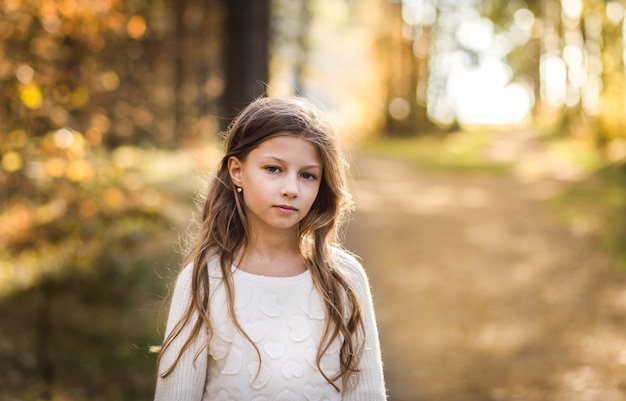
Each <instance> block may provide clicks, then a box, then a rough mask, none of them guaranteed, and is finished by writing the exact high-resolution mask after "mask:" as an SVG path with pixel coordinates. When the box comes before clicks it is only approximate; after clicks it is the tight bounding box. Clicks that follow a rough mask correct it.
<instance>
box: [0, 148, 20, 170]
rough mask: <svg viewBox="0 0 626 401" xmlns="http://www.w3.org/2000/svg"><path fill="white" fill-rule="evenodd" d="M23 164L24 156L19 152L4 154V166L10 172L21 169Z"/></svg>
mask: <svg viewBox="0 0 626 401" xmlns="http://www.w3.org/2000/svg"><path fill="white" fill-rule="evenodd" d="M23 164H24V161H23V160H22V156H21V155H20V154H19V153H17V152H14V151H11V152H7V153H5V154H4V156H2V168H3V169H4V170H5V171H8V172H9V173H12V172H15V171H17V170H19V169H21V168H22V165H23Z"/></svg>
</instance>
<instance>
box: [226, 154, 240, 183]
mask: <svg viewBox="0 0 626 401" xmlns="http://www.w3.org/2000/svg"><path fill="white" fill-rule="evenodd" d="M228 174H229V175H230V179H231V180H232V181H233V183H234V184H235V185H237V186H238V187H240V186H241V160H239V159H238V158H237V157H235V156H231V157H229V158H228Z"/></svg>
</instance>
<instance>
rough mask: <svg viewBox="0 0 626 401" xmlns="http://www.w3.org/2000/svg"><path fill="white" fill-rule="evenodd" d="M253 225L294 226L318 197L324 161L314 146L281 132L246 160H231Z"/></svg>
mask: <svg viewBox="0 0 626 401" xmlns="http://www.w3.org/2000/svg"><path fill="white" fill-rule="evenodd" d="M228 171H229V173H230V176H231V179H232V180H233V182H234V183H235V185H237V186H238V187H241V188H243V201H244V204H245V207H246V212H247V215H248V220H249V223H250V225H251V228H252V229H253V230H254V231H255V232H256V233H257V234H261V233H269V232H271V231H277V230H294V232H297V227H298V223H299V222H300V220H302V219H303V218H304V217H305V216H306V215H307V213H308V212H309V210H310V209H311V206H313V202H314V201H315V199H316V197H317V193H318V191H319V188H320V183H321V180H322V171H323V165H322V161H321V159H320V156H319V154H318V152H317V149H316V148H315V146H313V145H312V144H311V143H310V142H308V141H306V140H305V139H302V138H300V137H297V136H293V135H287V134H286V135H280V136H275V137H272V138H270V139H267V140H266V141H264V142H262V143H261V144H260V145H259V146H258V147H256V148H255V149H253V150H252V151H251V152H250V153H248V156H247V157H246V158H245V161H242V160H240V159H238V158H236V157H234V156H233V157H231V158H230V159H229V160H228Z"/></svg>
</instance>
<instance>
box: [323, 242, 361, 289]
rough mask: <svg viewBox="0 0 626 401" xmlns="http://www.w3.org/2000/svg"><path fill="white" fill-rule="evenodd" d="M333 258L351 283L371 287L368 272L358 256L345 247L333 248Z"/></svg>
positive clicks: (336, 265)
mask: <svg viewBox="0 0 626 401" xmlns="http://www.w3.org/2000/svg"><path fill="white" fill-rule="evenodd" d="M331 255H332V258H333V261H334V263H335V267H336V268H337V269H339V270H340V271H341V273H343V274H344V276H345V277H346V278H347V279H348V280H349V282H350V283H352V284H355V285H359V286H360V287H362V286H364V287H369V284H368V278H367V274H366V273H365V269H364V268H363V265H362V264H361V262H360V261H359V260H358V259H357V256H356V255H354V254H352V253H350V252H348V251H346V250H345V249H343V248H337V247H333V248H332V253H331Z"/></svg>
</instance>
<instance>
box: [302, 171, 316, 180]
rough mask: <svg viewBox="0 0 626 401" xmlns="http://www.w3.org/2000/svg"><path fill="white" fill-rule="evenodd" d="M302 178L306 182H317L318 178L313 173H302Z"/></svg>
mask: <svg viewBox="0 0 626 401" xmlns="http://www.w3.org/2000/svg"><path fill="white" fill-rule="evenodd" d="M300 176H301V177H302V178H304V179H305V180H316V179H317V176H316V175H315V174H313V173H302V174H300Z"/></svg>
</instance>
